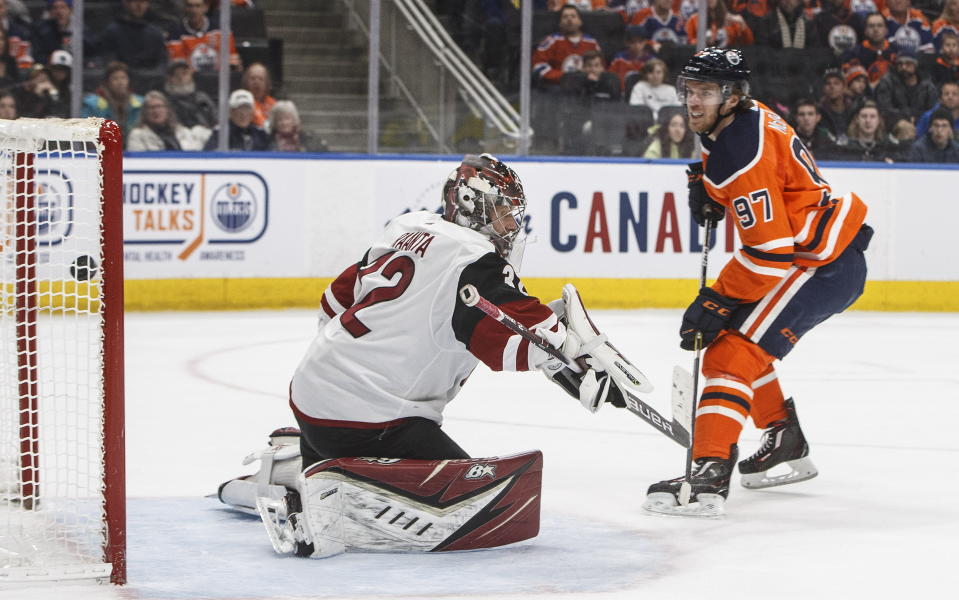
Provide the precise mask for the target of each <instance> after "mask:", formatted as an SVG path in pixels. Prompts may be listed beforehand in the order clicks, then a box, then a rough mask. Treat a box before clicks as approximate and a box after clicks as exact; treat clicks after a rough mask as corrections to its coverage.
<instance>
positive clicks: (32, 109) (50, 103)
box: [11, 64, 70, 119]
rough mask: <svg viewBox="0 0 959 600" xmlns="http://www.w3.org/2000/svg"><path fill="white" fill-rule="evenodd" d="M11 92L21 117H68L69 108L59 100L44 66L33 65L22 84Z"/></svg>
mask: <svg viewBox="0 0 959 600" xmlns="http://www.w3.org/2000/svg"><path fill="white" fill-rule="evenodd" d="M11 91H12V92H13V95H14V97H15V98H16V101H17V110H18V112H19V114H20V116H21V117H33V118H36V119H42V118H46V117H65V116H68V114H69V111H70V107H69V106H68V105H64V104H63V102H62V101H61V100H60V94H59V92H58V91H57V88H56V86H54V85H53V83H52V82H51V81H50V72H49V71H48V70H47V67H46V66H45V65H39V64H38V65H34V66H33V68H32V69H30V73H29V75H27V78H26V80H25V81H23V82H22V83H20V84H18V85H16V86H14V87H13V88H12V89H11Z"/></svg>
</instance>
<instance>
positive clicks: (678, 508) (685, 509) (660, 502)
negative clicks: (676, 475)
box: [643, 492, 726, 519]
mask: <svg viewBox="0 0 959 600" xmlns="http://www.w3.org/2000/svg"><path fill="white" fill-rule="evenodd" d="M643 510H645V511H646V512H648V513H650V514H654V515H667V516H670V517H696V518H700V519H721V518H723V517H725V516H726V502H725V499H724V498H723V497H722V496H720V495H719V494H699V495H697V496H696V501H695V502H691V503H689V504H686V505H681V504H680V503H679V502H678V501H677V500H676V496H674V495H673V494H670V493H668V492H656V493H653V494H650V495H649V496H647V497H646V501H645V502H643Z"/></svg>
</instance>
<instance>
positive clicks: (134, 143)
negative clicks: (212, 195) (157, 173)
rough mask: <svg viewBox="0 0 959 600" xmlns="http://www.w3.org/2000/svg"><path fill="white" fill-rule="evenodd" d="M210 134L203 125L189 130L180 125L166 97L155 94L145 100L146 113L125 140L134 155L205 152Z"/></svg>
mask: <svg viewBox="0 0 959 600" xmlns="http://www.w3.org/2000/svg"><path fill="white" fill-rule="evenodd" d="M210 133H211V132H210V130H209V129H207V128H205V127H203V126H201V125H197V126H196V127H193V128H192V129H188V128H186V127H184V126H183V125H181V124H180V123H178V122H177V119H176V113H175V112H173V109H172V107H171V106H170V103H169V101H168V100H167V98H166V96H164V95H163V92H158V91H155V90H154V91H152V92H147V93H146V95H145V96H144V97H143V111H142V112H141V113H140V118H139V120H138V121H137V125H136V126H135V127H134V128H133V129H131V130H130V135H129V136H128V137H127V138H126V147H127V150H131V151H134V152H156V151H158V150H169V151H181V150H182V151H190V150H202V149H203V145H204V144H206V141H207V139H209V137H210Z"/></svg>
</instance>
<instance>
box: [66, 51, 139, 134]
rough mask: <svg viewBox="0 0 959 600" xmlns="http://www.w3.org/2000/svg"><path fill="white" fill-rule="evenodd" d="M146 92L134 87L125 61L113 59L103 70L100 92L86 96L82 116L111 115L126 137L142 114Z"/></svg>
mask: <svg viewBox="0 0 959 600" xmlns="http://www.w3.org/2000/svg"><path fill="white" fill-rule="evenodd" d="M142 109H143V96H140V95H139V94H134V93H133V92H132V91H131V90H130V72H129V69H128V67H127V66H126V65H125V64H124V63H122V62H112V63H110V64H109V65H107V68H106V71H105V72H104V73H103V82H102V83H101V84H100V87H99V88H97V91H96V93H93V94H87V95H86V96H85V97H84V98H83V107H82V110H81V116H83V117H101V118H103V119H111V120H113V121H116V122H117V124H118V125H120V129H121V130H122V131H123V135H124V137H126V135H127V132H129V131H130V130H131V129H132V128H133V126H134V125H136V123H137V121H138V120H139V118H140V111H141V110H142Z"/></svg>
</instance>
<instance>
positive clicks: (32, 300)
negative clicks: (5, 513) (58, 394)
mask: <svg viewBox="0 0 959 600" xmlns="http://www.w3.org/2000/svg"><path fill="white" fill-rule="evenodd" d="M33 158H34V155H33V153H31V152H23V151H19V152H16V153H14V157H13V176H14V189H13V196H14V200H13V202H14V213H15V215H14V223H15V225H14V227H15V238H16V284H15V288H14V297H15V300H14V302H15V309H14V310H15V312H16V317H15V318H16V323H17V327H16V338H17V379H18V381H19V385H18V390H17V391H18V394H19V414H20V431H19V437H20V461H19V462H20V465H19V473H20V505H21V506H22V507H23V508H24V509H25V510H33V508H34V500H35V499H36V498H38V497H39V494H40V480H39V479H40V464H39V461H40V423H39V417H38V413H39V406H38V402H39V377H38V371H37V226H36V211H37V207H36V197H35V194H34V191H35V190H34V186H33V179H34V178H33Z"/></svg>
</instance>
